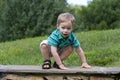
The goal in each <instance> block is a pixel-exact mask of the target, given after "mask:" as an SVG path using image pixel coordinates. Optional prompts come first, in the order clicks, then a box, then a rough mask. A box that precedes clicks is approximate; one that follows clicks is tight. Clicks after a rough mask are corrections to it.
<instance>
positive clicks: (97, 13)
mask: <svg viewBox="0 0 120 80" xmlns="http://www.w3.org/2000/svg"><path fill="white" fill-rule="evenodd" d="M81 14H82V15H83V19H82V20H83V21H84V23H86V24H85V26H86V27H88V29H90V30H92V29H115V28H116V27H117V26H118V25H119V23H120V3H119V0H93V2H91V4H89V6H88V7H87V8H83V11H81ZM116 21H117V23H116V26H112V25H113V24H114V23H115V22H116Z"/></svg>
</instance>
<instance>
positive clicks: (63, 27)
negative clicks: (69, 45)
mask: <svg viewBox="0 0 120 80" xmlns="http://www.w3.org/2000/svg"><path fill="white" fill-rule="evenodd" d="M57 28H58V29H59V30H60V32H61V34H62V36H63V37H64V38H66V37H68V36H69V34H70V33H71V31H72V23H71V21H66V22H62V23H60V24H59V25H57Z"/></svg>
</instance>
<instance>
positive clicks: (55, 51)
mask: <svg viewBox="0 0 120 80" xmlns="http://www.w3.org/2000/svg"><path fill="white" fill-rule="evenodd" d="M51 53H52V55H53V58H54V60H55V61H56V63H57V64H58V66H59V67H60V69H63V70H67V69H68V68H66V67H65V66H64V65H63V64H62V61H61V59H60V57H59V55H58V53H57V48H56V47H54V46H51Z"/></svg>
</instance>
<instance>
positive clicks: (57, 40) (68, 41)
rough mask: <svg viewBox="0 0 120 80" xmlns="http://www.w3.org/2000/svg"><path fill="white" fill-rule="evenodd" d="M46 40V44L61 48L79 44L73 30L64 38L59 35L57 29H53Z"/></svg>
mask: <svg viewBox="0 0 120 80" xmlns="http://www.w3.org/2000/svg"><path fill="white" fill-rule="evenodd" d="M47 40H48V45H50V46H54V47H57V48H63V47H67V46H73V47H75V48H77V47H79V46H80V43H79V41H78V39H77V38H76V36H75V35H74V33H73V32H71V33H70V34H69V36H68V37H67V38H64V37H63V36H62V35H61V33H60V31H59V29H56V30H55V31H53V32H52V34H51V35H50V36H49V37H48V39H47Z"/></svg>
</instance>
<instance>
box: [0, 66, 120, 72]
mask: <svg viewBox="0 0 120 80" xmlns="http://www.w3.org/2000/svg"><path fill="white" fill-rule="evenodd" d="M69 68H70V69H69V70H60V69H55V68H51V69H48V70H46V69H42V68H41V66H32V65H0V72H5V73H9V72H11V73H41V74H42V73H43V74H45V73H46V74H51V73H55V74H62V73H63V74H67V73H69V74H74V73H84V74H120V67H96V66H93V67H92V68H90V69H85V68H81V67H78V66H75V67H74V66H71V67H69Z"/></svg>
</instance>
